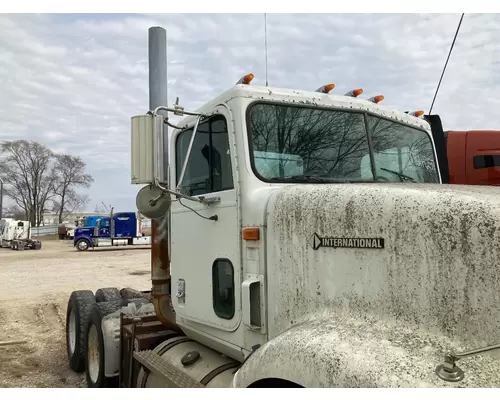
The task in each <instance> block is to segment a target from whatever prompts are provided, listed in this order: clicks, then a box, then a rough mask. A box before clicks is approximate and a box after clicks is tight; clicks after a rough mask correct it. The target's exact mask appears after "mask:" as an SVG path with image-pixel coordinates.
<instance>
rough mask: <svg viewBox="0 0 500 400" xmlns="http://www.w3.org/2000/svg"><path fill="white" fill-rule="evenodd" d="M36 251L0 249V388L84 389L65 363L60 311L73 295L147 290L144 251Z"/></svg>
mask: <svg viewBox="0 0 500 400" xmlns="http://www.w3.org/2000/svg"><path fill="white" fill-rule="evenodd" d="M42 242H43V243H42V249H41V250H40V251H34V250H29V251H23V252H19V251H12V250H10V249H0V342H2V341H10V340H25V341H26V343H24V344H14V345H8V346H0V366H1V367H0V388H2V387H84V386H85V378H84V376H83V375H78V374H75V373H73V372H72V371H71V370H70V369H69V366H68V362H67V357H66V338H65V323H66V305H67V301H68V298H69V295H70V293H71V292H72V291H73V290H79V289H90V290H93V291H94V292H95V291H96V290H97V289H99V288H101V287H118V288H122V287H132V288H134V289H138V290H150V288H151V283H150V279H149V271H150V270H149V268H150V264H149V260H150V250H149V248H148V247H147V246H144V247H143V246H141V247H138V248H136V247H132V248H114V249H104V248H103V249H95V250H89V251H87V252H77V251H76V250H75V249H74V248H73V246H72V242H71V241H58V240H48V239H46V240H44V239H43V238H42Z"/></svg>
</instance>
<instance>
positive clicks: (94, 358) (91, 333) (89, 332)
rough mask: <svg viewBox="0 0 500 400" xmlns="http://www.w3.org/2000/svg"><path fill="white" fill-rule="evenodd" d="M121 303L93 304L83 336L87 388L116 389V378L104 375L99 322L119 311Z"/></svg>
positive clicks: (102, 344)
mask: <svg viewBox="0 0 500 400" xmlns="http://www.w3.org/2000/svg"><path fill="white" fill-rule="evenodd" d="M120 306H121V301H117V300H112V301H106V302H102V303H95V304H94V305H93V306H92V308H91V310H90V316H89V320H88V323H87V329H86V336H85V356H86V363H85V379H86V381H87V387H89V388H107V387H117V379H116V377H113V378H108V377H106V376H105V375H104V368H105V360H104V338H103V336H102V326H101V321H102V319H103V318H104V317H105V316H106V315H109V314H111V313H113V312H115V311H117V310H119V309H120Z"/></svg>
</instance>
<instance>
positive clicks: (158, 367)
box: [134, 350, 205, 388]
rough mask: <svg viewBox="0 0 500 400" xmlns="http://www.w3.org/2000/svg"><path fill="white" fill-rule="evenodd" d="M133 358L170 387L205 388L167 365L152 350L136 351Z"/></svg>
mask: <svg viewBox="0 0 500 400" xmlns="http://www.w3.org/2000/svg"><path fill="white" fill-rule="evenodd" d="M134 358H135V359H136V360H137V361H138V362H139V363H141V364H142V365H143V367H144V368H145V369H148V370H149V371H151V372H154V373H156V374H159V375H160V376H162V377H163V378H164V379H165V380H167V381H168V383H169V385H170V386H173V387H178V388H204V387H205V386H203V385H202V384H201V383H199V382H198V381H196V380H194V379H193V378H191V377H190V376H189V375H187V374H185V373H184V372H182V371H179V370H178V369H177V368H175V367H173V366H172V365H170V364H169V363H167V362H166V361H165V360H164V359H163V358H161V357H160V356H159V355H158V354H156V353H155V352H154V351H152V350H143V351H136V352H134Z"/></svg>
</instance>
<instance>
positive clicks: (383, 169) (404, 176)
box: [380, 168, 417, 183]
mask: <svg viewBox="0 0 500 400" xmlns="http://www.w3.org/2000/svg"><path fill="white" fill-rule="evenodd" d="M380 169H381V170H382V171H387V172H390V173H391V174H394V175H397V176H399V179H400V180H401V182H403V181H410V182H414V183H417V181H416V180H415V179H413V178H412V177H411V176H408V175H405V174H402V173H401V172H397V171H393V170H392V169H387V168H380Z"/></svg>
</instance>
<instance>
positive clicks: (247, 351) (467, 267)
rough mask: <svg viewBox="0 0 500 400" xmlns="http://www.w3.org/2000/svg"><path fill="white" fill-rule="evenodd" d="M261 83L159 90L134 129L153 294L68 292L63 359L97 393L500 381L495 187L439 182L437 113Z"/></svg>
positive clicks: (153, 70) (160, 37)
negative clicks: (186, 96)
mask: <svg viewBox="0 0 500 400" xmlns="http://www.w3.org/2000/svg"><path fill="white" fill-rule="evenodd" d="M149 33H150V38H151V41H152V43H156V44H158V43H160V44H162V45H160V46H156V47H155V46H152V47H151V49H152V52H151V53H150V60H151V61H150V62H151V63H153V62H154V61H155V60H156V61H157V63H155V64H154V65H151V64H150V82H153V83H155V82H156V83H157V84H158V85H163V83H165V82H166V80H165V77H163V76H162V75H161V76H160V77H158V74H159V72H158V71H160V72H161V71H162V68H159V67H158V65H160V66H161V65H166V61H165V59H164V58H161V57H160V56H159V55H161V54H163V55H165V53H166V52H165V49H164V48H163V46H164V45H165V31H164V30H162V29H161V28H151V29H150V31H149ZM158 58H159V59H158ZM163 72H165V71H164V70H163ZM253 79H254V76H253V75H252V74H248V75H245V76H244V77H243V78H242V79H240V80H239V81H238V82H237V84H236V85H234V86H233V87H231V88H229V89H228V90H227V91H225V92H223V93H222V94H220V95H219V96H217V97H216V98H214V99H212V100H210V101H209V102H207V103H206V104H205V105H203V106H202V107H201V108H200V109H198V110H196V111H188V110H185V109H184V108H183V107H181V106H180V105H179V102H178V101H177V102H176V103H175V104H173V105H172V106H166V105H165V104H166V99H165V98H163V97H161V96H158V93H161V90H160V87H157V86H155V85H154V84H153V85H152V87H151V89H150V94H151V101H150V107H149V108H150V110H149V112H147V113H145V114H142V115H137V116H134V117H132V121H131V131H132V134H131V182H132V184H135V185H140V186H142V187H141V189H140V190H139V192H138V194H137V199H136V202H137V207H138V209H139V211H141V213H142V214H144V215H146V216H147V217H149V218H152V237H153V240H152V246H151V285H150V286H148V287H147V288H122V289H119V288H101V289H99V290H97V291H96V292H95V293H94V292H93V291H91V290H88V289H85V288H82V290H78V291H75V292H73V293H72V294H71V296H70V298H69V300H68V308H67V319H66V342H67V356H68V360H69V365H70V367H71V368H72V369H73V370H74V371H77V372H84V373H85V377H86V382H87V385H88V386H89V387H104V386H118V387H124V388H128V387H140V388H144V387H146V388H148V387H196V388H204V387H231V388H249V387H250V388H254V387H290V388H300V387H499V385H500V358H499V355H498V353H495V352H494V351H493V350H495V349H500V344H499V343H500V333H499V332H500V322H499V319H498V318H496V317H495V316H498V315H500V274H499V271H500V257H499V256H500V248H499V247H498V245H497V244H498V243H499V242H500V219H499V218H498V215H500V200H499V199H500V188H496V187H490V186H471V185H444V184H442V183H443V175H442V172H441V171H442V170H443V168H444V169H446V165H447V164H446V162H445V161H446V148H445V142H444V133H443V129H442V124H441V120H440V118H439V116H437V115H425V114H424V113H423V112H420V111H418V112H412V113H408V114H406V113H404V112H403V111H399V110H397V109H393V108H390V107H386V106H384V105H383V103H382V100H383V97H382V96H374V97H371V98H364V97H363V96H362V90H361V89H354V90H352V91H349V92H347V93H345V94H344V95H342V93H340V94H335V90H334V85H333V84H327V85H323V86H320V87H319V89H317V90H316V91H314V90H299V89H296V88H294V89H291V88H280V87H268V86H258V85H254V84H253V83H252V82H253ZM161 87H163V86H161ZM155 90H157V91H156V92H155ZM155 93H156V97H155ZM162 99H163V101H165V103H164V104H161V102H160V101H162ZM173 115H175V116H181V117H183V119H182V120H181V121H180V122H178V123H176V124H174V123H172V120H171V117H172V116H173ZM169 127H170V128H172V132H170V133H169V134H167V131H168V129H169ZM170 161H171V162H170Z"/></svg>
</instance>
